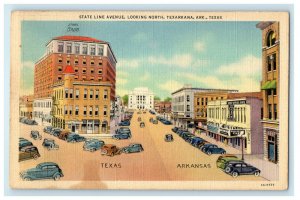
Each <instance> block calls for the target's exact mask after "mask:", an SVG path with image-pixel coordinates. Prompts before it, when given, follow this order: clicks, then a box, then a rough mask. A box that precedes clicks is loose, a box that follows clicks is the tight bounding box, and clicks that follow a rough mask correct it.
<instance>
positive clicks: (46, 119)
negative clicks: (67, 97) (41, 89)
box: [33, 97, 52, 126]
mask: <svg viewBox="0 0 300 200" xmlns="http://www.w3.org/2000/svg"><path fill="white" fill-rule="evenodd" d="M51 110H52V97H49V98H42V99H34V101H33V119H34V120H35V121H36V122H37V123H38V124H39V125H46V126H47V125H51V120H52V116H51Z"/></svg>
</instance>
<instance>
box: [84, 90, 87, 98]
mask: <svg viewBox="0 0 300 200" xmlns="http://www.w3.org/2000/svg"><path fill="white" fill-rule="evenodd" d="M83 98H84V99H86V98H87V89H84V94H83Z"/></svg>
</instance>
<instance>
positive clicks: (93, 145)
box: [83, 139, 105, 152]
mask: <svg viewBox="0 0 300 200" xmlns="http://www.w3.org/2000/svg"><path fill="white" fill-rule="evenodd" d="M104 144H105V143H104V141H102V140H98V139H89V140H86V141H85V142H84V145H83V150H85V151H90V152H94V151H97V150H99V149H101V147H103V145H104Z"/></svg>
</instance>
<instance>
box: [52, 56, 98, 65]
mask: <svg viewBox="0 0 300 200" xmlns="http://www.w3.org/2000/svg"><path fill="white" fill-rule="evenodd" d="M57 62H58V63H63V58H62V57H59V58H58V60H57ZM95 63H96V62H95V60H91V61H90V65H95ZM97 63H98V65H99V66H102V64H103V62H102V60H99V61H98V62H97ZM66 64H67V65H71V60H70V59H68V58H67V60H66ZM78 64H79V61H78V59H75V60H74V65H78ZM82 64H83V65H87V62H86V60H85V59H83V60H82Z"/></svg>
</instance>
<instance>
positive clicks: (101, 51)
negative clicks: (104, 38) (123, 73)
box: [98, 46, 103, 56]
mask: <svg viewBox="0 0 300 200" xmlns="http://www.w3.org/2000/svg"><path fill="white" fill-rule="evenodd" d="M98 56H103V46H99V47H98Z"/></svg>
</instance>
